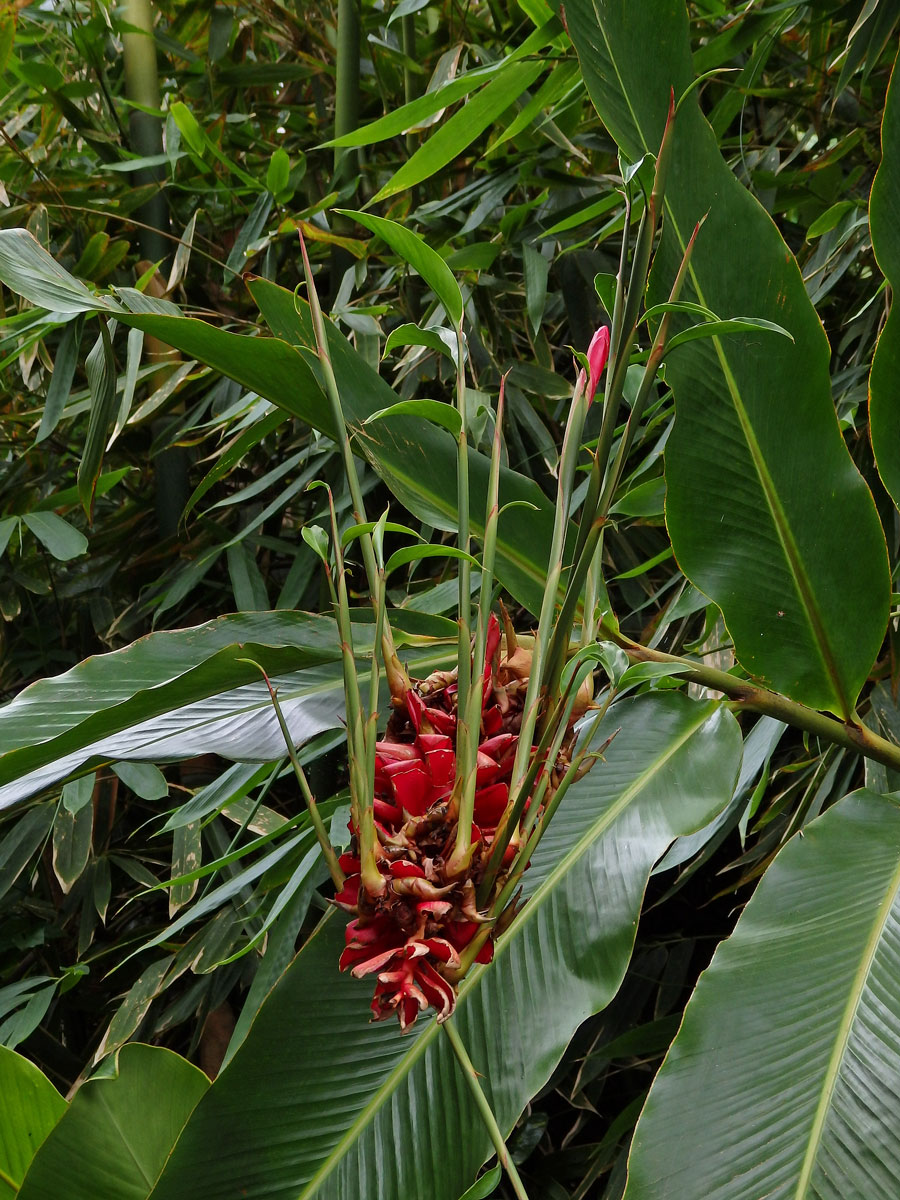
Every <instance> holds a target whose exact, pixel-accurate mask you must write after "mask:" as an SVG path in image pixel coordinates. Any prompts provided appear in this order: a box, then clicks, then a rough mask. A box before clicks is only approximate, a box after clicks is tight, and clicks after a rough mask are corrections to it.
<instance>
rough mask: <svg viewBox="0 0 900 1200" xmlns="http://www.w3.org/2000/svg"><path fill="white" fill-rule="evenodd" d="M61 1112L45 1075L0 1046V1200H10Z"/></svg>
mask: <svg viewBox="0 0 900 1200" xmlns="http://www.w3.org/2000/svg"><path fill="white" fill-rule="evenodd" d="M65 1111H66V1102H65V1100H63V1098H62V1096H61V1095H60V1094H59V1092H58V1091H57V1090H56V1088H55V1087H54V1086H53V1084H52V1083H51V1082H50V1080H49V1079H48V1078H47V1077H46V1075H43V1074H42V1073H41V1072H40V1071H39V1070H38V1069H37V1067H36V1066H34V1065H33V1064H32V1063H30V1062H29V1061H28V1059H27V1058H23V1057H22V1056H21V1055H20V1054H16V1052H15V1051H14V1050H7V1048H6V1047H5V1046H0V1200H13V1197H14V1196H15V1195H16V1194H17V1191H18V1187H19V1184H21V1182H22V1180H23V1178H24V1177H25V1172H26V1171H27V1170H28V1165H29V1163H30V1162H31V1160H32V1158H33V1157H34V1154H35V1151H36V1150H37V1149H38V1147H39V1146H40V1144H41V1143H42V1142H43V1140H44V1138H45V1137H46V1136H47V1134H48V1133H49V1132H50V1130H51V1129H52V1128H53V1127H54V1125H55V1124H56V1122H57V1121H58V1120H59V1119H60V1117H61V1116H62V1115H63V1113H64V1112H65Z"/></svg>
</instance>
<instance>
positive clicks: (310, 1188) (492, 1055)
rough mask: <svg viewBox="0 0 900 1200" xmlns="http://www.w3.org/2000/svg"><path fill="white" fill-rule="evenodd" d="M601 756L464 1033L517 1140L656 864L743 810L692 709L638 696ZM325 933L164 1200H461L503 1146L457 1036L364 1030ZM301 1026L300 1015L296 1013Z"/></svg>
mask: <svg viewBox="0 0 900 1200" xmlns="http://www.w3.org/2000/svg"><path fill="white" fill-rule="evenodd" d="M616 729H618V730H619V731H620V732H619V733H618V734H617V736H616V737H615V739H614V740H613V742H612V743H611V745H610V746H609V749H608V750H607V751H606V759H605V761H604V762H601V763H598V764H597V766H595V768H594V769H593V771H591V773H590V774H589V775H588V776H587V777H586V778H585V779H583V780H582V781H581V782H580V783H578V784H576V785H575V786H574V787H573V788H572V789H571V791H570V792H569V793H568V795H567V797H566V800H565V801H564V802H563V804H562V805H561V807H560V810H559V812H558V813H557V815H556V817H555V819H554V821H553V823H552V825H551V827H550V830H549V832H548V833H547V834H546V836H545V838H544V840H543V841H542V843H541V845H540V847H539V849H538V851H537V853H536V854H535V856H534V859H533V863H532V866H531V869H530V870H529V871H528V872H527V873H526V875H525V877H524V883H525V890H526V893H527V895H528V896H529V899H528V903H527V904H526V905H525V906H524V907H523V909H522V910H521V912H520V913H519V915H518V916H517V918H516V919H515V921H514V922H513V924H512V926H511V927H510V929H509V931H508V932H507V933H506V935H505V936H504V937H503V938H502V939H501V940H500V943H499V945H498V947H497V955H496V958H495V961H494V963H493V964H492V965H491V966H490V967H487V968H484V969H477V970H476V971H474V972H473V973H472V974H471V975H470V976H469V978H468V979H467V980H466V982H465V983H464V984H463V986H462V989H461V993H460V1001H459V1006H458V1009H457V1013H456V1015H455V1016H454V1018H453V1019H454V1021H455V1022H456V1023H457V1028H458V1029H459V1031H460V1034H461V1036H462V1038H463V1041H464V1043H465V1044H466V1046H467V1048H468V1050H469V1053H470V1055H471V1056H472V1059H473V1061H474V1063H475V1066H476V1068H477V1069H478V1070H479V1071H480V1072H481V1073H482V1076H483V1078H482V1084H483V1086H484V1087H485V1089H486V1091H487V1093H488V1096H489V1099H490V1101H491V1103H492V1106H493V1108H494V1111H495V1113H496V1114H497V1117H498V1120H499V1123H500V1125H501V1128H503V1129H504V1131H506V1132H508V1131H509V1129H510V1128H511V1127H512V1125H513V1123H514V1121H515V1119H516V1117H517V1116H518V1114H519V1113H520V1112H521V1111H522V1109H523V1107H524V1106H525V1104H526V1103H527V1101H528V1100H529V1098H530V1097H531V1096H532V1095H533V1094H534V1092H535V1091H537V1090H538V1088H539V1087H540V1086H541V1085H542V1084H543V1083H544V1082H545V1081H546V1080H547V1078H548V1077H549V1075H550V1073H551V1072H552V1070H553V1069H554V1067H555V1066H556V1064H557V1062H558V1061H559V1058H560V1056H561V1055H562V1053H563V1051H564V1050H565V1047H566V1045H567V1043H568V1040H569V1038H570V1037H571V1035H572V1033H573V1032H574V1030H575V1029H576V1028H577V1026H578V1025H579V1024H580V1022H581V1021H582V1020H584V1018H585V1017H587V1016H588V1015H589V1014H590V1013H592V1012H596V1011H597V1010H598V1009H599V1008H601V1007H602V1006H603V1005H604V1004H605V1003H607V1001H608V1000H609V999H610V997H611V996H612V995H613V994H614V992H615V990H616V988H617V987H618V985H619V983H620V981H621V979H622V976H623V974H624V971H625V967H626V965H627V962H628V957H629V954H630V951H631V946H632V943H633V940H634V934H635V929H636V924H637V917H638V913H639V911H640V905H641V899H642V896H643V892H644V888H645V886H646V882H647V878H648V875H649V872H650V869H651V867H652V865H653V863H654V861H655V860H656V859H657V858H658V857H659V855H660V854H661V853H662V852H663V850H664V849H665V847H666V846H667V845H668V844H669V843H670V842H671V841H672V839H673V837H675V836H676V835H678V834H682V833H687V832H688V831H690V830H693V829H696V828H698V827H700V826H701V825H703V824H704V823H705V822H706V821H708V820H709V819H710V818H711V817H712V816H713V815H714V814H715V813H716V812H717V811H718V810H719V809H720V808H721V807H722V806H723V805H724V804H725V803H727V801H728V799H729V798H730V796H731V791H732V787H733V785H734V780H735V777H736V774H737V769H738V765H739V761H740V735H739V732H738V729H737V725H736V723H735V722H734V719H733V718H732V717H731V715H730V714H729V713H728V712H726V711H725V710H724V709H721V708H719V707H717V706H716V705H715V704H711V703H706V704H697V703H695V702H693V701H690V700H688V699H687V698H686V697H684V696H682V695H675V694H666V695H662V694H657V695H655V696H645V697H640V698H638V699H635V700H626V701H623V702H622V703H621V704H619V705H616V706H614V707H613V709H612V710H611V711H610V713H609V714H608V717H607V719H606V721H605V724H604V727H603V728H602V729H601V730H600V731H599V732H598V734H597V738H598V741H599V740H602V739H603V738H604V737H606V736H608V735H609V734H611V733H612V732H613V731H614V730H616ZM343 933H344V921H343V919H342V917H341V916H340V915H338V914H335V915H332V916H330V917H328V918H326V919H325V921H324V922H323V923H322V925H321V926H320V927H319V929H318V931H317V932H316V933H315V935H314V936H313V937H312V938H311V939H310V941H309V942H308V943H307V945H306V946H305V947H304V948H303V950H302V951H301V952H300V954H299V955H298V956H297V958H296V959H295V960H294V963H293V964H292V965H291V967H290V968H289V969H288V971H287V972H286V973H285V975H284V976H283V977H282V979H281V980H280V981H279V983H278V984H277V985H276V987H275V988H274V990H273V991H272V993H271V995H270V997H269V999H268V1000H267V1001H266V1003H265V1005H264V1006H263V1007H262V1009H261V1010H260V1012H259V1015H258V1016H257V1018H256V1020H255V1021H254V1023H253V1025H252V1026H251V1028H250V1030H249V1032H248V1034H247V1037H246V1040H245V1041H244V1042H243V1044H242V1045H241V1047H240V1049H239V1050H238V1051H237V1053H236V1054H235V1056H234V1058H233V1059H232V1060H231V1062H230V1064H229V1066H228V1067H227V1069H226V1070H225V1071H224V1072H223V1074H222V1075H221V1076H220V1078H219V1079H218V1080H217V1082H216V1084H215V1086H214V1087H213V1089H212V1090H211V1091H210V1093H209V1095H208V1097H207V1098H206V1100H205V1101H204V1102H203V1103H202V1104H201V1106H200V1107H199V1108H198V1110H197V1112H196V1113H195V1115H194V1117H193V1118H192V1120H191V1122H190V1123H189V1125H188V1127H187V1129H186V1130H185V1133H184V1135H183V1136H182V1138H181V1140H180V1142H179V1144H178V1146H177V1147H176V1150H175V1152H174V1154H173V1157H172V1160H171V1163H170V1165H169V1167H168V1168H167V1169H166V1171H165V1173H164V1175H163V1177H162V1179H161V1180H160V1183H159V1185H158V1186H157V1188H156V1190H155V1191H154V1193H153V1197H154V1200H176V1198H177V1200H181V1198H182V1197H184V1196H188V1195H189V1196H191V1197H193V1198H194V1200H213V1198H214V1200H232V1198H233V1200H238V1197H248V1198H250V1200H262V1198H263V1197H265V1200H288V1198H289V1197H290V1200H298V1198H299V1197H313V1196H315V1197H320V1198H325V1197H328V1198H330V1200H337V1198H339V1197H347V1196H357V1195H359V1196H363V1195H368V1194H371V1187H372V1179H373V1173H377V1177H378V1189H379V1194H381V1195H384V1196H404V1195H410V1196H418V1195H428V1196H429V1197H431V1198H432V1200H457V1197H459V1195H460V1194H461V1193H462V1192H463V1191H464V1190H465V1189H466V1187H468V1186H469V1185H470V1184H471V1183H472V1181H473V1179H474V1177H475V1174H476V1171H477V1169H478V1167H479V1166H480V1165H481V1163H482V1162H483V1161H484V1160H485V1159H486V1158H487V1157H488V1155H489V1154H490V1152H491V1146H490V1143H489V1141H488V1138H487V1135H486V1133H485V1131H484V1128H483V1126H482V1124H481V1120H480V1117H479V1115H478V1114H477V1112H476V1111H475V1110H474V1109H473V1106H472V1103H471V1097H470V1093H469V1091H468V1088H467V1086H466V1084H465V1082H464V1081H463V1080H462V1078H461V1076H460V1075H459V1073H458V1070H457V1067H456V1065H455V1059H454V1057H453V1053H452V1050H451V1049H450V1045H449V1042H448V1041H447V1039H446V1038H445V1037H444V1035H443V1034H442V1033H441V1030H440V1028H439V1027H438V1026H437V1025H436V1024H435V1023H434V1021H433V1020H430V1019H427V1018H422V1019H420V1021H419V1022H418V1024H417V1025H416V1027H415V1029H414V1031H413V1033H412V1034H410V1035H406V1036H404V1035H402V1034H401V1033H400V1032H399V1028H398V1027H397V1026H396V1025H395V1024H394V1023H393V1022H390V1023H386V1024H378V1025H372V1024H370V1023H369V1020H368V1018H369V1015H370V1014H369V1001H370V999H371V986H370V985H367V984H365V983H359V982H356V981H355V980H353V979H352V978H348V977H347V976H345V975H341V974H339V973H338V971H337V957H338V954H339V952H340V949H341V947H342V945H343V940H344V937H343ZM301 1014H302V1016H301Z"/></svg>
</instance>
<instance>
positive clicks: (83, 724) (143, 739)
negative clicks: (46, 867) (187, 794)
mask: <svg viewBox="0 0 900 1200" xmlns="http://www.w3.org/2000/svg"><path fill="white" fill-rule="evenodd" d="M360 641H362V638H360ZM361 652H362V651H361ZM339 656H340V648H339V643H338V639H337V633H336V628H335V625H334V622H333V621H332V620H331V619H330V618H329V617H317V616H311V615H308V614H305V613H291V612H277V613H252V614H238V615H236V616H231V617H220V618H219V619H218V620H216V621H211V622H209V623H208V624H206V625H200V626H197V627H196V628H194V629H183V630H178V631H176V632H173V633H153V634H150V635H149V636H148V637H145V638H142V639H141V640H140V641H138V642H135V643H134V645H132V646H128V647H126V648H125V649H123V650H116V651H113V652H112V653H110V654H100V655H96V656H94V657H93V658H89V659H87V660H86V661H85V662H83V663H80V664H79V665H78V666H76V667H73V668H72V669H71V670H70V671H67V672H66V673H65V674H64V675H58V676H56V677H53V678H49V679H43V680H39V681H38V682H37V683H34V684H32V685H31V686H30V687H27V688H25V689H24V690H23V691H22V692H20V693H19V695H18V696H17V697H16V698H15V699H14V700H13V701H12V702H11V703H9V704H7V705H6V706H4V707H3V708H2V709H0V747H2V752H0V808H5V807H7V806H8V805H10V804H12V803H14V802H15V801H16V800H19V799H22V798H24V797H25V796H28V795H32V794H34V793H35V792H37V791H40V790H41V788H44V787H47V786H48V785H49V784H50V783H52V782H54V781H55V780H58V779H62V778H65V776H66V775H68V774H69V773H71V772H73V771H75V770H78V769H79V768H80V767H81V766H83V765H84V764H85V763H86V762H90V761H91V760H95V761H97V760H99V761H109V760H110V759H126V760H134V759H141V758H143V759H155V760H159V759H161V758H169V759H172V758H183V757H190V756H191V755H194V754H200V753H206V752H210V753H220V754H223V755H226V756H230V757H234V758H246V759H252V758H257V759H260V760H264V761H265V760H273V759H276V758H279V757H281V755H282V753H283V750H284V742H283V739H282V736H281V731H280V729H279V727H278V722H277V719H276V718H275V714H274V712H273V711H272V706H271V702H270V700H269V695H268V692H267V690H266V687H265V684H264V683H263V681H262V680H261V679H260V678H259V672H258V671H257V670H256V668H255V667H252V666H249V665H248V664H247V663H245V662H242V661H241V660H242V659H244V658H253V659H256V660H257V661H258V662H260V663H262V665H263V666H264V667H265V668H266V670H267V671H268V672H269V674H270V675H271V677H272V678H273V681H275V682H276V683H278V684H279V685H280V686H281V689H282V690H281V699H282V706H283V708H284V711H285V717H286V719H287V721H288V724H289V726H290V728H291V730H292V733H293V735H294V737H295V738H296V741H297V742H298V743H300V742H302V741H305V740H306V739H308V738H309V737H312V736H313V735H314V734H316V733H319V732H321V731H322V730H324V729H330V728H333V727H334V726H335V725H336V724H338V723H339V721H340V717H341V714H342V713H343V692H342V689H341V673H340V666H339V661H338V660H339Z"/></svg>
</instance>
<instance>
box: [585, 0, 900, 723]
mask: <svg viewBox="0 0 900 1200" xmlns="http://www.w3.org/2000/svg"><path fill="white" fill-rule="evenodd" d="M565 8H566V16H567V21H568V28H569V32H570V34H571V36H572V40H573V42H574V44H575V47H576V50H577V51H578V55H579V58H580V60H581V65H582V69H583V72H584V78H585V83H586V84H587V87H588V91H589V93H590V95H591V98H592V100H593V101H594V104H595V106H596V107H597V109H598V111H599V113H600V115H601V117H602V118H603V120H604V122H605V123H606V125H607V127H608V128H609V129H610V131H611V133H612V134H613V136H614V137H615V139H616V141H617V143H618V144H619V146H620V147H621V149H622V150H623V151H624V153H625V154H626V155H627V157H628V158H629V159H630V160H631V161H634V162H636V161H638V160H639V159H640V158H641V157H642V156H643V155H644V154H646V153H654V154H655V153H657V152H658V150H659V146H660V142H661V138H662V133H663V128H664V125H665V120H666V112H667V109H668V106H669V99H670V96H671V94H672V91H673V89H674V94H675V97H676V98H677V97H678V96H680V95H682V93H684V92H685V90H686V89H687V88H688V86H689V85H690V84H691V82H692V80H693V69H692V65H691V57H690V48H689V41H688V22H687V14H686V11H685V6H684V4H683V3H682V0H663V2H662V3H659V4H654V5H635V4H633V3H630V2H629V0H571V2H567V3H566V6H565ZM704 214H708V215H707V216H706V222H705V224H704V226H703V228H702V229H701V231H700V234H699V236H698V238H697V243H696V247H695V249H694V253H693V257H692V259H691V265H690V269H689V273H688V279H687V281H686V286H685V293H684V296H683V299H685V300H688V301H692V302H697V303H700V304H702V305H704V306H705V307H706V308H709V309H711V310H713V311H714V312H716V313H718V314H719V315H720V316H721V318H723V319H727V318H728V317H730V316H732V315H733V314H737V313H740V314H744V315H749V316H752V317H757V318H762V319H764V320H768V321H774V322H775V323H776V324H777V325H780V326H782V327H783V328H784V329H786V330H787V331H788V333H789V334H790V335H791V337H792V338H793V339H794V341H793V343H792V342H789V341H788V340H787V339H786V338H781V337H773V336H771V335H768V334H765V335H764V334H753V333H744V334H739V335H735V336H730V337H727V338H715V339H711V340H702V341H695V342H691V343H690V344H688V345H685V346H683V347H682V348H681V349H679V351H678V353H677V354H673V356H672V359H671V362H670V363H669V367H668V371H667V376H666V378H667V381H668V382H669V383H671V385H672V387H673V390H674V393H675V402H676V420H675V426H674V429H673V431H672V435H671V437H670V439H669V442H668V444H667V446H666V484H667V497H666V520H667V523H668V526H669V532H670V535H671V538H672V543H673V546H674V548H675V554H676V557H677V559H678V562H679V565H680V566H681V567H682V569H683V570H684V572H685V574H686V575H687V576H688V578H690V579H691V580H692V581H693V582H694V583H695V584H696V585H697V586H698V587H699V588H701V589H702V590H703V591H704V592H705V593H706V594H707V595H708V596H710V597H711V598H712V599H713V600H715V602H716V603H717V604H718V605H719V606H720V607H721V609H722V612H723V614H724V617H725V621H726V624H727V626H728V629H729V631H730V633H731V635H732V637H733V638H734V643H735V649H736V652H737V654H738V656H739V658H740V660H741V662H742V663H743V665H744V666H745V667H746V668H747V670H748V671H750V672H751V673H752V674H753V675H754V676H756V677H757V678H758V679H760V680H761V681H763V682H765V683H767V684H769V685H771V686H772V687H774V688H776V689H778V690H780V691H783V692H785V693H786V694H787V695H789V696H791V697H792V698H794V699H797V700H801V701H803V702H805V703H807V704H810V705H812V706H814V707H816V708H827V709H831V710H833V711H834V712H837V713H839V714H841V715H845V716H846V715H848V714H849V713H850V712H852V710H853V707H854V704H855V701H856V697H857V694H858V692H859V689H860V688H861V686H862V684H863V682H864V681H865V679H866V676H867V674H868V671H869V668H870V667H871V665H872V662H873V661H874V658H875V656H876V654H877V653H878V650H879V647H880V645H881V639H882V637H883V634H884V628H885V623H886V618H887V611H888V609H887V606H888V571H887V561H886V555H885V546H884V538H883V534H882V532H881V528H880V525H879V522H878V518H877V515H876V512H875V507H874V504H873V501H872V497H871V495H870V493H869V491H868V489H867V488H866V485H865V483H864V482H863V480H862V478H861V477H860V475H859V474H858V472H857V471H856V469H855V467H854V465H853V463H852V461H851V459H850V455H849V454H848V452H847V449H846V447H845V446H844V443H843V441H842V438H841V433H840V429H839V427H838V422H837V418H836V415H835V412H834V407H833V404H832V399H831V387H830V381H829V375H828V366H829V348H828V342H827V339H826V338H825V335H824V332H823V329H822V326H821V323H820V322H819V319H818V317H817V316H816V313H815V310H814V309H813V307H812V304H811V303H810V301H809V299H808V297H807V295H806V291H805V289H804V286H803V280H802V278H801V275H800V271H799V269H798V267H797V264H796V262H795V260H794V258H793V256H792V255H791V253H790V251H789V250H788V248H787V246H786V245H785V243H784V242H783V240H782V239H781V237H780V235H779V233H778V231H777V229H776V228H775V226H774V224H773V223H772V221H771V219H770V217H769V216H768V215H767V213H766V212H765V211H764V210H763V209H762V208H761V207H760V205H759V204H758V203H757V201H756V200H755V199H754V198H753V197H752V196H751V195H750V193H749V192H748V191H746V189H745V188H744V187H743V186H742V185H741V184H740V183H739V182H738V180H737V179H736V178H735V176H734V174H733V173H732V171H731V169H730V167H728V165H727V164H726V163H725V161H724V160H723V158H722V156H721V155H720V153H719V149H718V145H717V142H716V138H715V135H714V133H713V131H712V129H711V128H710V126H709V125H708V124H707V122H706V120H705V119H704V117H703V115H702V114H701V111H700V108H699V105H698V102H697V99H696V95H694V94H692V95H689V96H688V97H687V98H686V99H685V100H684V102H683V104H682V105H681V108H680V110H679V112H678V115H677V117H676V120H675V127H674V136H673V143H672V148H671V160H670V162H669V167H668V174H667V184H666V193H665V216H664V232H663V238H662V243H661V248H660V253H659V255H658V256H657V259H656V264H655V267H654V277H653V280H652V281H651V302H654V301H663V300H665V299H666V297H667V295H668V291H669V288H670V286H671V283H672V280H673V279H674V278H675V274H676V272H677V270H678V267H679V264H680V262H681V259H682V255H683V252H684V249H685V247H686V245H687V242H688V239H689V238H690V235H691V232H692V230H693V229H694V226H695V225H696V223H697V222H698V221H699V220H700V219H701V218H702V217H703V216H704Z"/></svg>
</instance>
